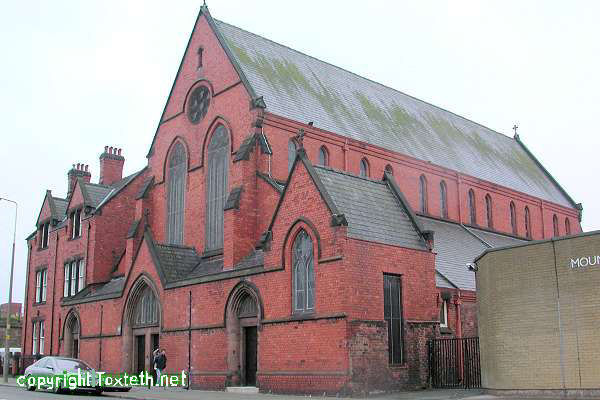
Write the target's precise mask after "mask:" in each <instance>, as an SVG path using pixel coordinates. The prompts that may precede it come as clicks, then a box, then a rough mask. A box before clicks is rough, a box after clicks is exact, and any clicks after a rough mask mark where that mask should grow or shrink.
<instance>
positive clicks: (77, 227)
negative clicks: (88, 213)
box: [71, 209, 82, 239]
mask: <svg viewBox="0 0 600 400" xmlns="http://www.w3.org/2000/svg"><path fill="white" fill-rule="evenodd" d="M81 211H82V210H81V209H78V210H75V211H73V212H72V213H71V239H75V238H78V237H80V236H81Z"/></svg>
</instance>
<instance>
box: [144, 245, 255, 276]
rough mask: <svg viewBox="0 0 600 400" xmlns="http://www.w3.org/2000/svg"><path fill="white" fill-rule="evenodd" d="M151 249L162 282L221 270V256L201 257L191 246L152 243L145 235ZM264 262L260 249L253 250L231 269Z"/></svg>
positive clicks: (248, 266)
mask: <svg viewBox="0 0 600 400" xmlns="http://www.w3.org/2000/svg"><path fill="white" fill-rule="evenodd" d="M146 240H148V243H149V244H150V246H151V249H152V250H151V251H152V252H153V253H154V256H155V257H156V259H155V260H156V262H158V264H159V265H158V268H159V274H161V275H162V277H161V279H164V281H163V284H165V285H167V284H172V283H178V282H181V281H185V280H189V279H194V278H200V277H204V276H208V275H211V274H216V273H219V272H222V271H223V257H222V256H221V257H218V256H217V257H211V258H202V257H201V255H200V254H198V252H197V251H196V249H195V248H193V247H187V246H177V245H168V244H159V243H154V239H152V236H151V235H149V234H148V235H146ZM263 262H264V254H263V251H262V250H254V251H253V252H252V253H250V254H249V255H248V256H246V257H245V258H244V259H242V260H241V261H240V262H239V263H238V264H236V265H235V266H234V267H233V269H244V268H252V267H261V266H262V265H263Z"/></svg>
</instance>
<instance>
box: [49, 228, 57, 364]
mask: <svg viewBox="0 0 600 400" xmlns="http://www.w3.org/2000/svg"><path fill="white" fill-rule="evenodd" d="M55 232H56V246H55V247H54V272H53V273H52V309H51V312H50V355H52V345H53V343H54V301H55V298H56V296H55V294H56V290H55V289H56V287H55V286H56V263H57V262H58V240H59V238H60V236H59V235H58V232H59V231H58V230H56V231H55ZM46 279H48V278H46ZM59 330H60V327H59ZM59 348H60V344H59Z"/></svg>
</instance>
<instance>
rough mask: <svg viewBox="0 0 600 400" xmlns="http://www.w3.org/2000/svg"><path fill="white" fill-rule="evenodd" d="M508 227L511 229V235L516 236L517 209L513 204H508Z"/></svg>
mask: <svg viewBox="0 0 600 400" xmlns="http://www.w3.org/2000/svg"><path fill="white" fill-rule="evenodd" d="M510 226H511V228H512V233H513V235H516V234H517V209H516V208H515V203H513V202H512V201H511V202H510Z"/></svg>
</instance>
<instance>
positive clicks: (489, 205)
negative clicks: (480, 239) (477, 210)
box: [485, 194, 494, 229]
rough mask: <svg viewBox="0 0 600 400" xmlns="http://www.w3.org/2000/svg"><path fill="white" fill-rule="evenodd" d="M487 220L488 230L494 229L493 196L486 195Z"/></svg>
mask: <svg viewBox="0 0 600 400" xmlns="http://www.w3.org/2000/svg"><path fill="white" fill-rule="evenodd" d="M485 219H486V223H487V227H488V228H490V229H491V228H493V227H494V219H493V211H492V196H490V195H489V194H486V195H485Z"/></svg>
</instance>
